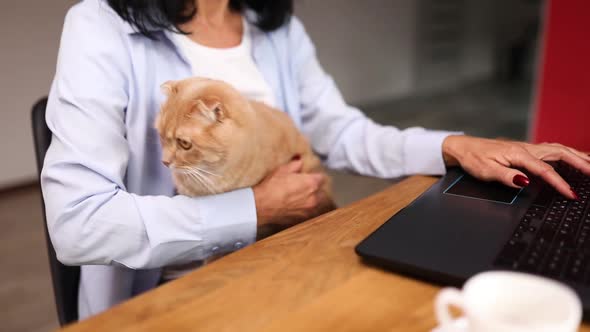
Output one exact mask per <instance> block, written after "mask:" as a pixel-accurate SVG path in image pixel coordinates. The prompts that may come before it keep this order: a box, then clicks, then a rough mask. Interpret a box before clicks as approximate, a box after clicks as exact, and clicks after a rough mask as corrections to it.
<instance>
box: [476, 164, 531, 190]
mask: <svg viewBox="0 0 590 332" xmlns="http://www.w3.org/2000/svg"><path fill="white" fill-rule="evenodd" d="M484 169H485V171H484V172H483V174H480V176H479V177H480V178H481V179H482V180H485V181H491V180H496V181H499V182H502V183H503V184H504V185H506V186H509V187H512V188H522V187H526V186H528V185H529V183H530V180H529V178H528V177H527V176H526V175H525V174H524V173H523V172H521V171H519V170H517V169H514V168H510V167H506V166H503V165H501V164H498V163H495V162H492V163H491V164H490V165H487V168H484Z"/></svg>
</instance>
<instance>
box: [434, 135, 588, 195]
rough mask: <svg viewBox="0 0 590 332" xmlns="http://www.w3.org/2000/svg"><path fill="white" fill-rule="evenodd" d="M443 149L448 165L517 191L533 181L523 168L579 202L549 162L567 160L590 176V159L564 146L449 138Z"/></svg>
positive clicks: (459, 137) (464, 137) (468, 137)
mask: <svg viewBox="0 0 590 332" xmlns="http://www.w3.org/2000/svg"><path fill="white" fill-rule="evenodd" d="M442 149H443V156H444V159H445V163H446V164H447V165H448V166H454V165H460V166H461V167H462V168H463V169H465V170H466V171H467V172H468V173H469V174H471V175H473V176H474V177H476V178H479V179H481V180H485V181H492V180H496V181H500V182H502V183H504V184H505V185H507V186H510V187H514V188H521V187H525V186H527V185H528V184H529V182H530V181H529V179H528V177H527V176H526V175H525V174H524V173H523V172H522V171H520V170H518V169H516V168H519V169H523V170H526V171H528V172H530V173H531V174H534V175H537V176H539V177H541V178H542V179H543V180H545V181H547V183H549V184H550V185H551V186H553V187H554V188H555V189H556V190H557V191H559V192H560V193H561V194H562V195H563V196H565V197H568V198H570V199H579V198H578V195H577V193H576V192H574V190H573V189H572V188H571V187H570V185H568V183H567V182H565V180H564V179H563V178H562V177H561V176H560V175H559V174H557V172H555V170H554V169H553V167H551V166H550V165H549V164H547V163H546V162H545V161H557V160H563V161H564V162H565V163H567V164H569V165H571V166H573V167H574V168H576V169H579V170H580V171H581V172H582V173H584V174H586V175H590V157H589V156H588V155H587V154H585V153H582V152H580V151H577V150H574V149H572V148H569V147H566V146H563V145H561V144H555V143H543V144H529V143H524V142H514V141H503V140H492V139H484V138H476V137H470V136H449V137H447V138H446V139H445V141H444V142H443V147H442Z"/></svg>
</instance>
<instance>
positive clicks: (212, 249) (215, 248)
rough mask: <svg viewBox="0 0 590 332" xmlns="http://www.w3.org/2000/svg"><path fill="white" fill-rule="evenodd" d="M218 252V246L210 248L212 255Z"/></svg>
mask: <svg viewBox="0 0 590 332" xmlns="http://www.w3.org/2000/svg"><path fill="white" fill-rule="evenodd" d="M218 251H219V247H218V246H215V247H213V248H211V252H212V253H216V252H218Z"/></svg>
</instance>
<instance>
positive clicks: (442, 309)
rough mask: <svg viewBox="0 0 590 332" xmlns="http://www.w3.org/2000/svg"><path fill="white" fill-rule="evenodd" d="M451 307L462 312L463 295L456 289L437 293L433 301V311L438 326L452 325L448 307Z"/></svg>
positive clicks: (446, 289)
mask: <svg viewBox="0 0 590 332" xmlns="http://www.w3.org/2000/svg"><path fill="white" fill-rule="evenodd" d="M450 305H453V306H456V307H458V308H460V309H462V310H464V307H463V295H461V291H460V290H458V289H456V288H444V289H443V290H442V291H440V292H439V293H438V295H437V296H436V300H435V311H436V319H437V320H438V323H439V324H440V326H447V325H449V324H451V323H453V320H454V318H453V316H452V315H451V313H450V312H449V306H450Z"/></svg>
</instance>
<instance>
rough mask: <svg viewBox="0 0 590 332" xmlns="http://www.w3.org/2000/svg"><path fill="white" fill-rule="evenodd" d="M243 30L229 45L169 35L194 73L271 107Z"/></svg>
mask: <svg viewBox="0 0 590 332" xmlns="http://www.w3.org/2000/svg"><path fill="white" fill-rule="evenodd" d="M242 26H243V29H242V30H243V33H242V41H241V42H240V45H238V46H235V47H230V48H212V47H207V46H203V45H201V44H199V43H197V42H195V41H193V40H192V39H190V38H189V37H188V36H187V35H182V34H178V33H175V34H172V36H173V37H172V38H173V40H174V42H175V43H176V44H177V46H178V47H179V48H180V50H181V52H183V53H184V55H185V56H186V57H187V59H188V60H189V62H190V64H191V67H192V72H193V75H194V76H197V77H206V78H211V79H216V80H221V81H225V82H226V83H229V84H231V85H232V86H233V87H234V88H236V89H237V90H238V91H239V92H240V93H241V94H242V95H244V96H245V97H246V98H248V99H252V100H256V101H260V102H263V103H265V104H267V105H269V106H272V107H274V106H275V100H274V97H273V93H272V90H271V88H270V86H269V85H268V83H267V82H266V80H265V79H264V77H262V74H261V73H260V70H258V66H256V64H255V63H254V59H253V58H252V45H251V36H250V33H249V30H248V22H247V21H246V20H245V19H242ZM203 263H205V262H204V261H196V262H192V263H188V264H183V265H175V266H168V267H165V268H164V269H163V271H162V279H164V280H172V279H177V278H180V277H181V276H183V275H184V274H186V273H188V272H190V271H191V270H194V269H195V268H198V267H200V266H202V265H203Z"/></svg>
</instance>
